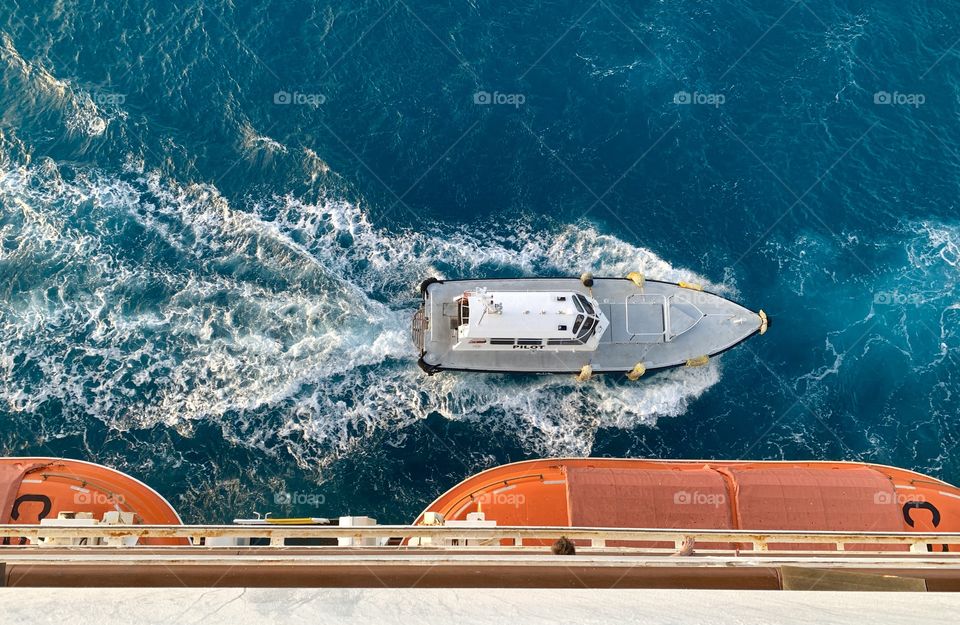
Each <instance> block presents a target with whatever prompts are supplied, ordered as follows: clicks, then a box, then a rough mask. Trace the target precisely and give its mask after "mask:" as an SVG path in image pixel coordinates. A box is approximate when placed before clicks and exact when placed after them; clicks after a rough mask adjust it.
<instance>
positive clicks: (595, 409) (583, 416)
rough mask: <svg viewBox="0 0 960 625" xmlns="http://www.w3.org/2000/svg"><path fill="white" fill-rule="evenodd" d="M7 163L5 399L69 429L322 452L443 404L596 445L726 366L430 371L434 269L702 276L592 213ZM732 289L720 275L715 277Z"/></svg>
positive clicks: (345, 448) (469, 415) (332, 453)
mask: <svg viewBox="0 0 960 625" xmlns="http://www.w3.org/2000/svg"><path fill="white" fill-rule="evenodd" d="M3 169H4V171H3V172H2V178H0V211H2V212H0V236H2V243H3V244H2V247H0V267H2V272H3V274H4V275H5V279H4V283H5V284H7V285H8V286H7V291H6V292H5V293H4V294H3V297H2V298H0V311H2V316H0V371H2V373H3V375H4V377H5V379H6V380H8V382H7V383H6V384H4V385H3V387H2V388H0V401H2V405H3V406H5V408H4V410H5V411H9V412H10V413H12V414H17V415H21V416H27V415H30V414H38V413H45V411H48V410H49V409H50V407H56V409H57V410H59V411H60V412H61V413H62V416H63V424H62V428H61V430H60V431H59V432H56V433H55V434H54V435H58V436H66V435H69V434H71V433H77V432H79V431H82V429H83V423H84V420H85V419H89V418H96V419H99V420H101V421H102V422H103V423H104V424H106V425H107V426H109V427H110V428H112V429H114V430H117V431H121V432H122V431H129V430H132V429H136V428H147V427H152V426H155V425H158V424H162V425H165V426H168V427H172V428H175V429H176V430H177V431H178V432H180V433H181V434H183V435H186V436H190V435H191V433H192V431H193V429H194V428H195V426H196V425H197V424H198V423H200V422H202V421H211V422H214V423H216V424H218V425H219V427H220V428H221V429H222V430H223V432H224V435H225V436H226V437H228V438H229V439H230V440H231V441H233V442H235V443H236V444H240V445H244V446H248V447H252V448H258V449H262V450H263V451H266V452H275V451H279V450H280V449H279V448H283V449H284V450H286V451H287V452H289V453H291V454H292V455H293V456H295V457H296V458H297V459H298V461H299V462H301V463H303V464H307V463H310V464H314V465H316V463H321V464H323V463H325V462H327V461H329V460H331V459H333V458H335V457H337V456H338V455H341V454H343V453H348V452H350V451H351V450H354V449H356V448H357V446H358V445H362V444H363V441H364V440H365V438H367V437H368V436H369V435H370V434H372V433H373V432H377V431H383V430H399V429H402V428H403V427H404V426H406V425H409V424H410V423H412V422H414V421H416V420H420V419H424V418H425V417H427V416H428V415H430V414H434V413H436V414H440V415H442V416H443V417H445V418H448V419H456V420H465V421H482V422H483V423H484V424H485V427H493V428H496V429H497V430H498V431H502V432H504V433H505V434H508V435H510V436H514V437H516V438H517V439H518V441H519V443H520V444H521V445H523V446H525V447H526V448H528V449H530V450H531V452H536V453H540V454H561V453H563V454H586V453H588V452H589V451H590V449H591V445H592V442H593V436H594V434H595V433H596V431H597V429H598V428H601V427H620V428H630V427H633V426H635V425H637V424H639V423H644V424H653V423H655V421H656V419H657V418H658V417H663V416H672V415H678V414H681V413H682V412H683V411H684V409H685V406H686V404H687V402H689V401H690V400H691V399H693V398H695V397H697V396H698V395H700V394H701V393H703V392H704V391H705V390H706V389H707V388H709V387H710V386H711V385H713V384H714V383H716V382H717V380H718V379H719V375H720V374H719V370H718V368H717V366H716V365H711V366H708V367H706V368H703V369H698V370H687V371H674V372H667V373H663V374H658V375H655V376H651V377H650V378H649V379H647V380H644V381H643V382H641V383H639V384H632V385H629V386H621V385H620V384H621V383H620V382H619V381H617V380H614V379H612V378H611V379H601V380H599V381H597V382H594V383H590V384H586V385H578V384H577V383H575V382H574V381H573V380H572V379H568V378H567V377H511V376H498V375H455V374H450V375H441V376H436V377H433V378H427V377H425V376H424V375H423V374H422V373H421V372H420V371H419V370H418V369H417V367H416V365H415V360H416V356H417V355H416V354H415V353H414V349H413V347H412V345H411V342H410V339H409V336H408V334H409V318H410V315H411V313H412V311H413V310H414V309H415V307H416V305H417V303H418V301H417V296H416V294H415V286H416V284H417V283H418V282H419V281H420V280H421V279H422V278H423V277H425V276H429V275H436V276H438V277H457V276H469V275H476V274H486V275H492V274H497V275H529V274H553V275H557V274H577V273H579V272H580V271H582V270H584V269H592V270H594V271H595V272H596V273H597V274H612V275H618V274H624V273H626V272H627V271H628V270H635V269H641V270H643V271H645V273H646V274H647V275H648V276H650V277H654V278H662V279H670V280H680V279H685V280H689V279H694V280H700V281H702V279H700V278H698V277H697V276H695V275H693V274H691V273H690V272H688V271H683V270H679V269H675V268H673V267H671V266H670V265H668V264H667V263H666V262H664V261H663V260H661V259H659V258H657V257H656V256H655V255H654V254H652V253H651V252H649V251H647V250H644V249H642V248H638V247H635V246H632V245H630V244H628V243H625V242H624V241H622V240H619V239H617V238H615V237H611V236H608V235H603V234H600V233H598V232H597V231H596V230H594V229H593V228H591V227H589V226H587V225H581V224H578V225H566V226H564V225H561V226H557V227H554V228H552V230H550V229H548V231H544V230H543V229H541V228H537V229H536V230H534V229H532V228H527V227H525V226H524V224H522V223H512V224H484V225H483V226H482V227H476V228H475V229H470V228H460V229H457V230H455V231H450V230H449V228H447V229H446V230H445V229H444V227H443V226H440V225H436V224H427V225H425V226H424V227H423V228H422V229H421V230H420V231H419V232H390V231H388V230H385V229H382V228H378V227H376V226H375V225H373V224H371V223H370V221H369V220H368V218H367V216H366V214H365V213H364V211H362V210H361V209H360V208H358V207H357V206H355V205H352V204H350V203H347V202H344V201H342V200H337V199H328V200H326V201H321V202H318V203H314V204H306V203H303V202H300V201H298V200H297V199H296V198H292V197H270V198H264V199H261V200H259V201H257V202H253V203H251V204H250V206H247V207H244V210H240V209H238V208H237V207H234V206H231V205H230V204H229V203H228V202H227V201H226V200H225V199H224V198H223V197H221V196H220V194H219V193H218V192H217V189H216V188H214V187H212V186H208V185H181V184H178V183H176V182H173V181H171V180H167V179H162V178H161V176H160V175H159V174H155V173H150V172H143V171H139V170H138V169H137V168H136V167H135V166H131V167H130V168H129V171H127V172H125V173H124V174H123V175H121V176H107V175H104V174H101V173H99V172H95V171H86V172H75V171H70V172H68V173H64V172H61V168H60V167H58V166H57V164H55V163H54V162H52V161H46V162H40V163H35V164H33V165H30V166H29V167H23V166H17V165H15V164H13V163H11V162H10V161H9V160H6V161H5V163H4V165H3ZM714 288H717V289H718V290H723V289H721V288H720V287H716V286H715V287H714Z"/></svg>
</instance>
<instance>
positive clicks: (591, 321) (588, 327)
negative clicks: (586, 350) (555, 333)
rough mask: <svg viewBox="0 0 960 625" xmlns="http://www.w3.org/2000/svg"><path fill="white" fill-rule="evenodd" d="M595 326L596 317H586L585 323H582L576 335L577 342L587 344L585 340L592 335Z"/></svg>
mask: <svg viewBox="0 0 960 625" xmlns="http://www.w3.org/2000/svg"><path fill="white" fill-rule="evenodd" d="M596 325H597V318H596V317H587V320H586V322H584V324H583V327H582V328H580V333H579V334H577V340H579V341H582V342H584V343H586V342H587V338H588V337H589V336H590V335H591V334H592V333H593V329H594V328H595V327H596Z"/></svg>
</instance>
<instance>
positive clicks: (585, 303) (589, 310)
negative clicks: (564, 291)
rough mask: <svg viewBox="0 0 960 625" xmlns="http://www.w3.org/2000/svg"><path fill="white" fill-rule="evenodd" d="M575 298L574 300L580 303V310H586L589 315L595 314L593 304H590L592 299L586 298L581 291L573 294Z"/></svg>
mask: <svg viewBox="0 0 960 625" xmlns="http://www.w3.org/2000/svg"><path fill="white" fill-rule="evenodd" d="M573 299H574V301H576V302H577V303H578V304H580V305H578V306H577V308H579V309H580V312H586V313H587V314H588V315H592V314H594V312H593V306H591V305H590V300H588V299H587V298H585V297H584V296H582V295H580V294H579V293H577V294H575V295H574V296H573ZM581 305H582V308H581Z"/></svg>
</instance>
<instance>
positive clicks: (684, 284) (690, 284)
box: [677, 282, 703, 291]
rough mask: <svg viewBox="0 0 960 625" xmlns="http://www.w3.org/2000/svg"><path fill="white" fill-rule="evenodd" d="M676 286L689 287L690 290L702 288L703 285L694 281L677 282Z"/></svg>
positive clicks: (700, 289)
mask: <svg viewBox="0 0 960 625" xmlns="http://www.w3.org/2000/svg"><path fill="white" fill-rule="evenodd" d="M677 286H678V287H680V288H681V289H690V290H691V291H702V290H703V287H702V286H700V285H699V284H697V283H695V282H677Z"/></svg>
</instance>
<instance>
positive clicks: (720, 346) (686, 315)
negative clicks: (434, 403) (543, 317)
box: [415, 278, 761, 373]
mask: <svg viewBox="0 0 960 625" xmlns="http://www.w3.org/2000/svg"><path fill="white" fill-rule="evenodd" d="M478 287H486V288H487V289H488V290H490V291H530V290H538V291H539V290H544V291H568V292H576V293H582V294H584V295H589V296H591V297H593V298H594V299H596V300H597V301H598V302H599V303H600V308H601V310H602V311H603V314H604V315H605V316H606V317H607V319H608V321H609V322H610V326H609V327H608V328H607V330H606V332H604V335H603V336H602V337H601V339H600V344H599V345H598V347H597V349H596V350H594V351H564V350H563V349H562V348H557V347H545V348H543V349H540V350H512V351H469V352H466V351H455V350H453V349H452V347H453V345H454V344H455V343H456V341H457V336H456V321H455V318H456V306H454V305H453V302H454V300H455V299H456V298H457V297H459V296H460V295H462V294H463V292H464V291H466V290H469V289H476V288H478ZM419 314H420V313H419V312H418V315H419ZM418 322H419V323H420V324H422V326H423V327H422V329H421V330H420V335H419V336H415V341H418V342H419V341H422V354H423V362H424V363H425V364H426V365H427V366H432V367H439V368H440V369H453V370H470V371H490V372H529V373H576V372H579V371H580V370H581V368H582V367H584V366H585V365H590V366H591V367H592V369H593V371H594V372H595V373H604V372H606V373H610V372H626V371H630V370H631V369H633V367H634V365H636V364H638V363H643V364H644V366H645V367H646V369H647V370H652V369H661V368H666V367H675V366H680V365H685V364H687V362H688V361H689V360H691V359H697V358H700V357H702V356H713V355H716V354H719V353H721V352H723V351H725V350H727V349H730V348H731V347H733V346H734V345H736V344H738V343H740V342H741V341H743V340H745V339H746V338H748V337H750V336H751V335H753V334H755V333H757V332H758V331H759V330H760V325H761V319H760V317H759V315H758V314H757V313H755V312H753V311H751V310H749V309H747V308H744V307H743V306H741V305H739V304H737V303H735V302H732V301H730V300H728V299H725V298H723V297H720V296H719V295H715V294H712V293H709V292H705V291H697V290H694V289H690V288H684V287H681V286H679V285H677V284H671V283H666V282H657V281H650V280H648V281H647V282H646V283H645V284H644V286H643V288H642V289H641V288H639V287H638V286H637V285H636V284H634V283H633V282H631V281H630V280H627V279H622V278H595V279H594V285H593V287H592V288H587V287H585V286H583V284H581V282H580V280H579V279H577V278H525V279H497V280H448V281H444V282H436V283H433V284H430V285H429V287H427V292H426V294H425V296H424V308H423V311H422V316H421V317H420V318H419V319H418ZM415 335H416V332H415Z"/></svg>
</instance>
